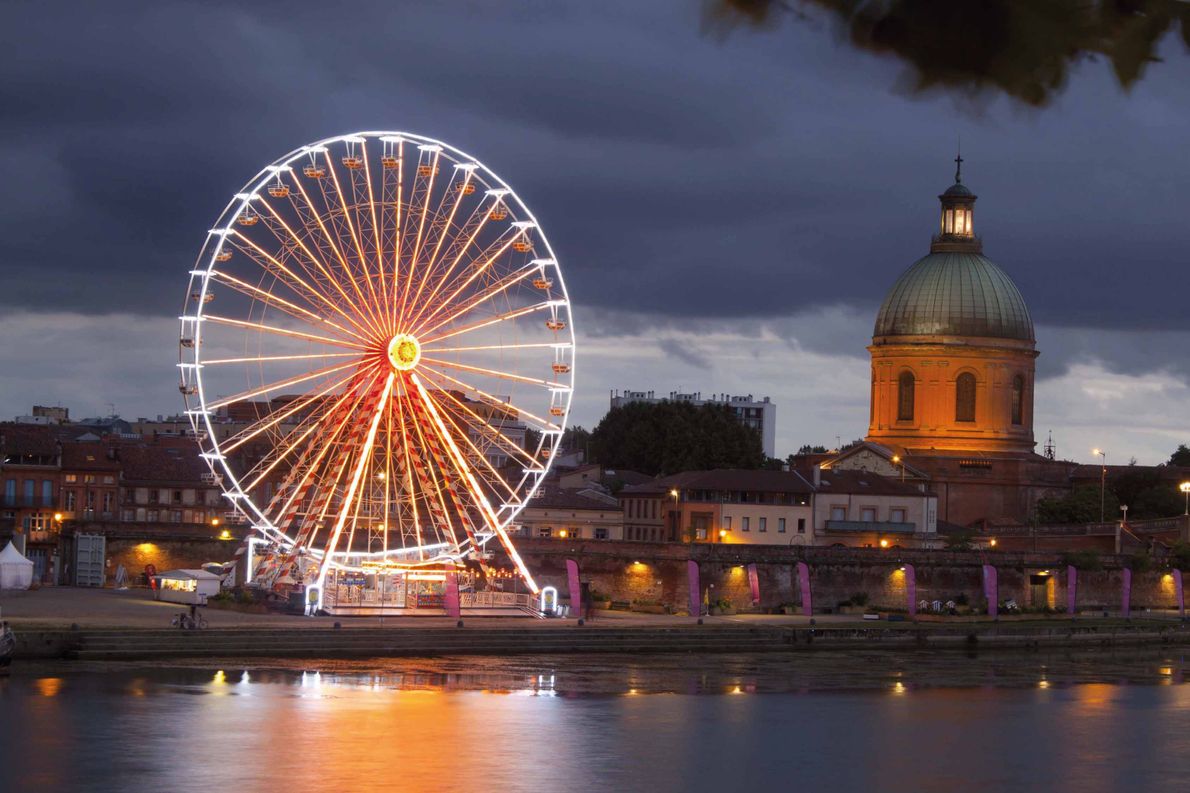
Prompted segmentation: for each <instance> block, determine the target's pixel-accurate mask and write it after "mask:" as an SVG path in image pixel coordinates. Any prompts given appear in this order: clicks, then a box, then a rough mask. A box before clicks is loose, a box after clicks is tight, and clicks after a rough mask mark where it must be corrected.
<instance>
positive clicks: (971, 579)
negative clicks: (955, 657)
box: [517, 539, 1190, 612]
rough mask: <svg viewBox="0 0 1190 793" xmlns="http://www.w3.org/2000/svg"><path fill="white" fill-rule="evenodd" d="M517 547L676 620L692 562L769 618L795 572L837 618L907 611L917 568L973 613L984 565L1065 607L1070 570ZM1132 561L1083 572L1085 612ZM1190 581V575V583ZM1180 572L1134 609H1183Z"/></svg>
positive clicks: (937, 554)
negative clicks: (857, 611) (861, 605)
mask: <svg viewBox="0 0 1190 793" xmlns="http://www.w3.org/2000/svg"><path fill="white" fill-rule="evenodd" d="M517 547H518V549H519V550H520V552H521V555H522V556H523V557H524V559H525V562H526V564H528V566H529V569H530V570H532V571H533V572H534V574H535V575H536V577H537V581H538V584H540V585H542V586H545V585H551V586H554V587H557V589H558V592H559V594H560V595H561V596H562V597H565V596H566V592H567V579H566V567H565V561H566V559H568V558H569V559H575V560H576V561H577V562H578V564H579V572H580V579H581V580H582V581H583V582H587V583H589V585H590V587H591V588H592V589H593V590H595V591H597V592H598V593H599V594H601V595H604V596H607V597H609V598H610V599H611V600H613V601H621V602H627V603H630V604H631V603H634V602H635V603H637V604H641V605H643V604H657V605H660V606H664V607H667V608H668V609H669V610H671V611H673V612H682V611H685V610H686V609H687V604H688V597H689V595H688V592H689V589H688V583H687V563H688V562H689V561H690V560H694V561H696V562H698V565H699V576H700V579H701V585H702V589H703V590H704V591H706V592H707V594H708V597H709V600H711V601H714V600H717V599H720V598H724V599H726V600H728V601H730V602H731V604H732V606H733V607H734V608H736V609H738V610H740V611H752V610H760V611H768V610H772V609H774V608H777V607H779V606H782V605H790V604H792V605H797V606H800V605H801V594H800V587H799V586H798V579H797V571H796V567H795V565H796V564H797V563H798V562H805V563H806V564H807V566H808V568H809V571H810V585H811V597H812V601H813V607H814V610H815V612H823V611H825V610H828V609H830V610H834V609H835V608H836V607H837V606H838V604H839V603H840V602H842V601H845V600H849V599H850V598H851V597H852V596H853V595H855V594H857V593H863V594H865V595H867V598H868V603H869V604H870V606H871V607H874V608H881V609H889V610H906V609H907V608H908V602H909V601H908V591H907V574H906V572H905V571H904V570H902V569H901V568H902V567H903V566H905V565H913V568H914V571H915V578H916V597H915V600H917V601H921V600H927V601H933V600H940V601H943V602H945V601H947V600H951V599H957V598H958V597H959V596H960V595H965V596H966V599H967V602H968V603H969V604H971V605H972V606H976V605H978V604H981V603H982V602H983V601H984V594H983V565H984V564H991V565H993V566H994V567H995V568H996V571H997V578H998V589H999V599H1000V600H1001V601H1003V600H1008V599H1012V600H1015V601H1016V602H1017V603H1018V604H1020V605H1021V606H1022V607H1026V608H1042V607H1047V606H1048V607H1050V608H1054V609H1057V610H1062V609H1065V606H1066V602H1067V598H1066V566H1065V565H1064V564H1063V561H1062V557H1061V555H1060V554H1058V553H1054V552H1039V553H1032V552H1005V551H998V552H979V551H929V550H901V549H898V550H879V549H868V548H828V547H792V548H782V547H773V546H723V545H702V544H697V545H686V544H679V543H607V542H597V541H591V542H566V541H559V540H542V539H532V540H525V539H522V540H519V541H518V543H517ZM1128 559H1129V557H1126V556H1113V555H1105V556H1103V557H1101V559H1100V562H1101V568H1102V569H1100V570H1096V571H1088V570H1080V571H1079V572H1078V582H1077V591H1076V595H1077V600H1076V608H1077V609H1078V610H1079V611H1092V610H1100V609H1108V610H1110V611H1112V612H1118V611H1119V610H1120V608H1121V600H1122V591H1123V573H1124V566H1125V563H1126V562H1127V560H1128ZM750 564H755V565H756V570H757V578H758V580H759V584H760V587H759V588H760V602H759V604H753V602H752V590H751V586H750V584H749V580H748V573H747V566H748V565H750ZM1188 578H1190V575H1188ZM1176 607H1177V603H1176V597H1175V588H1174V581H1173V576H1172V572H1171V571H1170V570H1169V569H1167V568H1164V567H1154V568H1153V569H1150V570H1148V571H1144V572H1139V571H1136V572H1133V575H1132V593H1131V608H1132V610H1133V611H1134V612H1136V611H1140V610H1143V609H1144V608H1154V609H1172V608H1176Z"/></svg>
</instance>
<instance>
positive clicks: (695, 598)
mask: <svg viewBox="0 0 1190 793" xmlns="http://www.w3.org/2000/svg"><path fill="white" fill-rule="evenodd" d="M686 579H687V581H688V582H689V584H690V616H691V617H701V616H702V587H701V585H700V584H699V583H698V562H696V561H694V560H693V559H691V560H690V561H688V562H686Z"/></svg>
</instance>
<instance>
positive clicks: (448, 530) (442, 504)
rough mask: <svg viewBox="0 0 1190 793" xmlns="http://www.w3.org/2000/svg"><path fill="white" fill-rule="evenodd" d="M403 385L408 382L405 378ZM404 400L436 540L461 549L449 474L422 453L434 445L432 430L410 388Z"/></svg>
mask: <svg viewBox="0 0 1190 793" xmlns="http://www.w3.org/2000/svg"><path fill="white" fill-rule="evenodd" d="M402 380H403V382H405V383H407V382H408V381H407V380H405V379H404V378H402ZM402 399H403V401H404V404H405V405H406V408H407V415H408V416H409V417H410V421H409V422H408V424H409V426H410V427H411V428H412V429H413V433H414V435H415V437H416V439H417V443H415V444H413V445H412V454H413V456H414V460H413V465H414V470H415V471H417V473H418V475H419V477H421V479H422V490H423V492H425V493H426V505H427V507H428V508H429V512H430V517H431V518H436V519H437V520H436V521H432V522H431V526H433V528H434V531H435V534H436V537H435V539H445V540H446V541H447V542H449V543H450V544H452V545H454V546H455V547H456V548H457V547H459V538H458V535H457V534H456V533H455V529H454V524H453V523H452V522H451V519H450V513H451V509H450V505H449V504H447V498H446V494H445V491H446V488H447V484H446V482H445V480H444V479H443V477H444V476H445V471H443V470H441V466H439V467H435V466H431V465H429V464H428V463H427V462H426V459H425V455H423V454H422V450H425V451H426V452H429V449H430V445H429V441H428V439H427V433H428V428H427V427H425V426H424V425H423V423H422V421H420V420H419V418H418V416H417V410H416V408H415V405H414V399H415V396H414V395H413V394H412V393H410V391H409V389H408V388H407V387H403V388H402ZM431 489H432V491H433V495H434V497H435V498H431V497H430V494H429V491H430V490H431ZM458 519H459V520H460V521H462V520H465V519H466V516H464V515H462V514H459V515H458Z"/></svg>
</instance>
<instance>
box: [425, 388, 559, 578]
mask: <svg viewBox="0 0 1190 793" xmlns="http://www.w3.org/2000/svg"><path fill="white" fill-rule="evenodd" d="M409 379H410V381H411V382H412V383H413V385H414V386H416V387H417V391H418V394H419V395H420V396H421V398H422V399H423V400H424V401H425V405H426V407H427V408H428V409H429V411H430V413H431V414H432V415H433V418H434V419H435V423H436V424H437V425H438V427H439V428H440V430H441V432H442V437H443V440H445V441H446V444H447V448H448V449H449V451H450V453H451V455H452V457H453V459H454V462H455V464H456V465H457V466H458V468H459V470H460V471H461V472H462V473H463V475H464V477H465V479H466V481H467V482H468V484H470V485H471V488H472V493H473V494H474V496H475V499H476V501H478V502H479V507H480V514H481V515H482V516H483V518H484V522H485V523H487V524H488V528H489V529H490V530H491V531H493V532H494V533H495V534H496V535H497V536H499V537H500V542H501V543H502V544H503V545H504V551H505V553H507V554H508V556H509V558H510V559H512V561H513V564H515V565H516V567H517V569H518V570H519V571H520V573H521V576H522V577H523V578H524V579H525V583H526V584H528V585H529V589H530V590H532V591H533V593H534V594H536V593H537V592H538V591H539V588H538V586H537V582H536V581H534V580H533V576H532V574H531V573H530V572H529V568H528V567H526V566H525V562H524V560H522V559H521V555H520V554H519V553H517V550H516V548H515V547H514V546H513V544H512V541H511V540H510V539H509V537H508V533H507V532H505V530H504V527H503V525H501V523H500V519H499V517H498V516H497V515H496V512H495V510H493V509H492V505H491V504H490V503H489V502H488V500H487V497H486V496H484V494H483V491H482V490H481V489H480V487H479V483H478V482H477V481H476V480H475V476H474V474H472V473H471V469H470V467H469V466H468V465H467V460H466V459H465V458H464V457H463V455H462V453H461V452H460V451H459V449H458V447H457V446H456V445H455V443H454V441H453V440H452V439H451V437H450V433H449V432H447V430H446V427H445V426H444V425H443V424H442V419H441V417H440V416H438V413H437V411H436V409H435V407H434V403H433V402H432V401H430V398H429V396H428V395H427V394H426V389H425V386H424V385H422V383H421V379H420V378H418V376H417V375H416V374H411V375H410V376H409Z"/></svg>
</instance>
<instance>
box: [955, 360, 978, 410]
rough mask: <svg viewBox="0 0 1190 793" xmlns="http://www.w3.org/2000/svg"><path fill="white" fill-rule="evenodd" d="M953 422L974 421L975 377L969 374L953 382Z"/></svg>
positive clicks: (966, 373)
mask: <svg viewBox="0 0 1190 793" xmlns="http://www.w3.org/2000/svg"><path fill="white" fill-rule="evenodd" d="M954 420H955V421H975V375H973V374H971V373H970V372H963V373H962V374H961V375H959V376H958V379H957V380H955V382H954Z"/></svg>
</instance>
